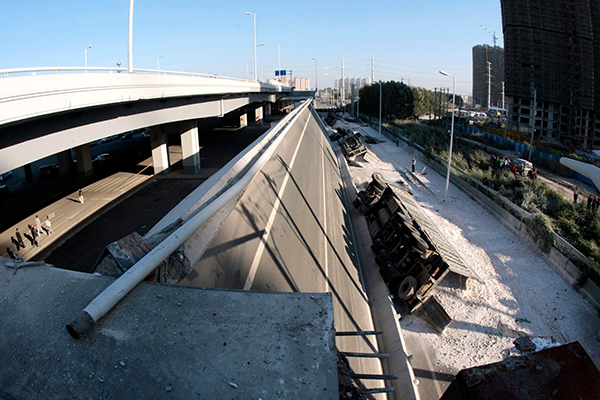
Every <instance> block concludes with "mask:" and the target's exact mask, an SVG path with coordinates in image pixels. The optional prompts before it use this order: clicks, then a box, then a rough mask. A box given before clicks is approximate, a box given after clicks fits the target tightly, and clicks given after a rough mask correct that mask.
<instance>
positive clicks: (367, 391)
mask: <svg viewBox="0 0 600 400" xmlns="http://www.w3.org/2000/svg"><path fill="white" fill-rule="evenodd" d="M359 390H360V392H361V393H364V394H376V393H394V391H395V390H396V388H393V387H384V388H374V389H359Z"/></svg>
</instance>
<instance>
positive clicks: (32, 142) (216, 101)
mask: <svg viewBox="0 0 600 400" xmlns="http://www.w3.org/2000/svg"><path fill="white" fill-rule="evenodd" d="M280 96H281V94H275V93H252V94H245V95H235V94H228V95H225V96H210V97H209V98H202V99H196V100H195V101H196V102H193V100H190V98H185V99H168V100H164V102H163V101H162V100H161V103H163V104H164V107H163V108H158V107H157V106H156V104H155V105H154V106H152V107H146V108H149V109H147V110H141V111H140V112H132V113H131V114H129V115H120V114H119V112H118V110H113V111H111V112H104V113H103V111H102V109H92V110H89V113H94V112H96V113H99V115H101V117H98V116H97V115H94V116H92V117H91V116H89V115H86V117H85V118H88V119H92V120H94V121H92V122H90V123H84V122H83V121H82V122H81V125H75V124H72V126H69V127H68V128H65V129H59V130H54V131H52V129H53V128H54V127H52V126H50V127H40V128H37V130H38V131H39V132H36V135H38V136H37V137H34V138H31V139H29V140H26V141H23V142H18V143H14V144H12V145H9V146H7V147H4V148H2V149H0V173H4V172H7V171H10V170H13V169H15V168H18V167H20V166H23V165H26V164H28V163H30V162H32V161H35V160H38V159H41V158H44V157H46V156H49V155H52V154H56V153H60V152H63V151H66V150H69V149H72V148H76V147H78V146H82V145H84V144H86V143H90V142H92V141H95V140H98V139H101V138H103V137H107V136H111V135H114V134H116V133H120V132H126V131H130V130H133V129H138V128H142V127H147V126H155V125H161V124H166V123H171V122H179V121H188V120H197V119H200V118H208V117H223V116H225V115H226V114H228V113H230V112H232V111H234V110H237V109H240V108H242V107H245V106H248V105H250V104H252V103H265V102H275V101H277V97H280ZM200 100H203V101H200ZM133 104H137V103H133ZM140 108H143V106H140ZM121 109H122V108H121ZM104 114H108V115H104ZM65 118H67V117H66V116H65ZM40 125H43V123H40ZM17 128H18V127H16V128H15V127H10V128H9V130H11V132H9V133H11V134H12V135H13V136H14V135H18V134H19V131H18V129H17ZM44 129H47V130H48V131H51V133H49V132H48V131H46V132H45V131H44ZM2 131H3V130H2V129H0V134H2V133H3V132H2ZM29 134H30V135H31V133H29Z"/></svg>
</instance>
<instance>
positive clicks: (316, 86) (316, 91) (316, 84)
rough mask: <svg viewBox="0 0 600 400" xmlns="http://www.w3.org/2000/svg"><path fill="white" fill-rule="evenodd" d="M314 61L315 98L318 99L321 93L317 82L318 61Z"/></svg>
mask: <svg viewBox="0 0 600 400" xmlns="http://www.w3.org/2000/svg"><path fill="white" fill-rule="evenodd" d="M313 60H315V97H317V93H318V92H319V84H318V82H319V81H318V80H317V59H316V58H313Z"/></svg>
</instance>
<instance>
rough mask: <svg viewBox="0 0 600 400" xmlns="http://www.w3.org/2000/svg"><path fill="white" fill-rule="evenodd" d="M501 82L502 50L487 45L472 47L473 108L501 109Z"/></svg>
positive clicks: (502, 69) (502, 76) (502, 67)
mask: <svg viewBox="0 0 600 400" xmlns="http://www.w3.org/2000/svg"><path fill="white" fill-rule="evenodd" d="M502 82H504V49H503V48H502V47H498V46H496V47H494V46H489V45H487V44H483V45H481V44H480V45H477V46H474V47H473V103H474V105H475V107H477V106H479V107H482V108H489V107H490V106H493V107H502ZM488 92H489V93H488ZM488 96H489V97H488ZM488 101H489V104H488Z"/></svg>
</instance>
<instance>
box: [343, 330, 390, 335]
mask: <svg viewBox="0 0 600 400" xmlns="http://www.w3.org/2000/svg"><path fill="white" fill-rule="evenodd" d="M381 334H383V331H349V332H348V331H341V332H336V333H335V336H367V335H381Z"/></svg>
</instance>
